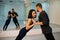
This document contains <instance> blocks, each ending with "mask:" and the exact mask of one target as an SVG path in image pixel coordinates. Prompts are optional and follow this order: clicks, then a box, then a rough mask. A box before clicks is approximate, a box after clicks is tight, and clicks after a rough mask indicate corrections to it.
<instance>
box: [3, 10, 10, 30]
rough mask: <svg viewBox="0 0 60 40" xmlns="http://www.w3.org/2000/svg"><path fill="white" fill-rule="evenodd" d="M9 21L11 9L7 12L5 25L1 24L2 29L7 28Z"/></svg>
mask: <svg viewBox="0 0 60 40" xmlns="http://www.w3.org/2000/svg"><path fill="white" fill-rule="evenodd" d="M10 21H11V11H9V12H8V16H7V20H6V22H5V25H4V26H3V31H5V30H6V29H7V27H8V25H9V24H10Z"/></svg>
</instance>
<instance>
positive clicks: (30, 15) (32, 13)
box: [28, 9, 36, 18]
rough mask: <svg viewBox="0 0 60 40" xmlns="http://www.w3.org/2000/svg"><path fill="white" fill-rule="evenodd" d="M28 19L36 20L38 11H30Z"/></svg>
mask: <svg viewBox="0 0 60 40" xmlns="http://www.w3.org/2000/svg"><path fill="white" fill-rule="evenodd" d="M28 18H36V11H35V10H34V9H31V10H30V11H29V14H28Z"/></svg>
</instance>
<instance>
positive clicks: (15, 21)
mask: <svg viewBox="0 0 60 40" xmlns="http://www.w3.org/2000/svg"><path fill="white" fill-rule="evenodd" d="M13 22H14V23H15V25H16V29H20V27H19V26H18V25H17V20H16V19H13Z"/></svg>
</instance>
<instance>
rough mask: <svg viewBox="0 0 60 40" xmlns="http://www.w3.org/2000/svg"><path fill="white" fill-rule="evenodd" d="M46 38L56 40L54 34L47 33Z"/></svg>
mask: <svg viewBox="0 0 60 40" xmlns="http://www.w3.org/2000/svg"><path fill="white" fill-rule="evenodd" d="M44 36H45V37H46V39H47V40H55V38H54V36H53V34H52V33H45V34H44Z"/></svg>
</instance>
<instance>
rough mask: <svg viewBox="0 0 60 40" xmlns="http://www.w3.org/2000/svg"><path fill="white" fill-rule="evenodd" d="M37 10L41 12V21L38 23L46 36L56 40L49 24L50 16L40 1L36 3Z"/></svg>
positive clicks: (50, 39)
mask: <svg viewBox="0 0 60 40" xmlns="http://www.w3.org/2000/svg"><path fill="white" fill-rule="evenodd" d="M36 9H37V12H39V13H40V14H39V16H38V18H39V21H38V22H37V23H36V24H39V25H40V26H41V29H42V33H43V34H44V36H45V37H46V39H47V40H55V39H54V36H53V34H52V28H51V27H50V26H49V18H48V15H47V13H46V12H45V11H43V9H42V5H41V4H40V3H38V4H37V5H36Z"/></svg>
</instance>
